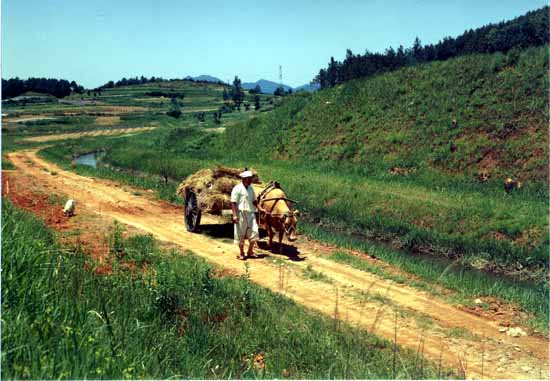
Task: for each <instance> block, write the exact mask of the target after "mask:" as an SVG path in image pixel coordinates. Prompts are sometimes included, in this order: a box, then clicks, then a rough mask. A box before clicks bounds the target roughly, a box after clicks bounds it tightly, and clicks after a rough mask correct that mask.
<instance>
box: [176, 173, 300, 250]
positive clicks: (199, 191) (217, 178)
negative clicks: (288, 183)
mask: <svg viewBox="0 0 550 381" xmlns="http://www.w3.org/2000/svg"><path fill="white" fill-rule="evenodd" d="M241 172H242V170H240V169H235V168H227V167H217V168H215V169H209V168H207V169H202V170H200V171H198V172H195V173H194V174H192V175H190V176H189V177H187V178H186V179H185V180H183V181H182V182H181V184H180V185H179V186H178V189H177V194H178V195H179V196H183V198H184V200H185V211H184V214H185V227H186V228H187V230H188V231H190V232H196V231H197V230H198V227H199V225H200V220H201V215H202V214H203V213H208V214H212V215H216V216H224V217H225V218H227V220H228V221H230V220H231V216H232V211H231V191H232V190H233V187H234V186H235V185H237V184H238V183H239V182H240V181H241V178H240V176H239V174H240V173H241ZM252 172H253V173H255V171H253V170H252ZM252 187H253V188H254V192H255V194H256V196H257V202H258V210H259V214H260V226H261V227H263V228H264V229H266V230H267V231H268V234H269V236H270V243H271V238H272V236H273V232H272V230H275V231H277V232H279V238H280V240H282V235H283V234H284V233H287V236H288V238H289V240H291V241H292V240H294V239H295V238H296V223H297V217H298V211H294V210H293V209H292V206H293V204H295V203H296V201H292V200H290V199H288V198H287V197H286V194H285V193H284V191H283V190H282V189H281V187H280V185H279V183H278V182H271V183H268V184H262V183H260V179H259V178H258V176H257V175H256V174H255V175H254V176H253V177H252Z"/></svg>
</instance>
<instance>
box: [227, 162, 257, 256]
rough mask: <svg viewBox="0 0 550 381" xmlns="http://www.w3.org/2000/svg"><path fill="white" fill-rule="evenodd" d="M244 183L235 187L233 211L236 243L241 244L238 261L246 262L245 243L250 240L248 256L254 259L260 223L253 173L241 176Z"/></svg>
mask: <svg viewBox="0 0 550 381" xmlns="http://www.w3.org/2000/svg"><path fill="white" fill-rule="evenodd" d="M239 176H240V177H241V179H242V182H240V183H239V184H237V185H235V187H234V188H233V190H232V191H231V210H232V211H233V224H235V242H236V243H238V244H239V251H240V254H239V255H238V256H237V259H241V260H245V259H246V257H245V255H244V241H245V239H248V242H249V244H248V250H247V256H248V257H254V243H255V242H256V241H257V240H258V238H259V233H258V223H257V221H256V215H255V212H256V195H255V194H254V189H253V188H252V186H251V184H252V172H251V171H244V172H242V173H240V174H239Z"/></svg>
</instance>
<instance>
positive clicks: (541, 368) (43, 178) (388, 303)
mask: <svg viewBox="0 0 550 381" xmlns="http://www.w3.org/2000/svg"><path fill="white" fill-rule="evenodd" d="M8 158H9V160H11V161H12V163H13V164H14V165H15V166H16V167H17V172H19V173H20V174H21V175H24V176H31V177H32V178H33V180H34V182H35V183H36V184H39V185H40V186H44V187H47V189H48V192H53V193H56V192H57V193H62V194H66V195H67V196H69V197H72V198H74V199H76V200H77V201H78V203H79V204H78V205H79V213H96V214H100V215H101V216H103V217H105V218H109V219H117V220H118V221H120V222H122V223H124V224H127V225H130V226H133V227H135V228H137V229H139V230H141V231H143V232H147V233H151V234H153V235H154V236H155V237H156V238H157V239H159V240H163V241H166V242H170V243H173V244H176V245H178V246H180V247H182V248H184V249H189V250H192V251H193V252H194V253H196V254H197V255H200V256H202V257H204V258H206V259H208V260H209V261H210V262H212V263H215V264H217V265H219V266H222V267H224V268H227V269H229V270H231V271H232V272H235V273H244V272H245V265H244V263H243V262H241V261H238V260H236V259H235V254H236V248H235V246H234V245H233V244H232V243H230V242H228V240H227V239H220V237H217V238H216V237H215V236H214V235H215V234H211V235H208V232H209V231H210V232H212V231H218V230H219V229H218V230H216V229H215V226H216V225H214V224H216V223H218V221H217V220H216V219H215V218H213V217H208V216H204V217H203V221H202V224H204V225H205V229H204V231H203V233H202V234H194V233H188V232H187V231H186V230H185V228H184V224H183V212H182V209H181V208H180V207H178V206H175V205H172V204H169V203H166V202H162V201H158V200H154V199H153V197H152V196H151V195H150V194H149V193H148V192H143V190H141V191H139V190H134V189H131V188H130V187H127V186H121V185H120V184H117V183H115V182H112V181H106V180H101V179H93V178H86V177H82V176H79V175H76V174H74V173H72V172H67V171H64V170H62V169H60V168H59V167H57V166H55V165H53V164H50V163H48V162H45V161H44V160H42V159H40V158H39V157H37V155H36V151H21V152H15V153H10V154H8ZM46 170H47V171H46ZM48 171H49V172H48ZM52 172H53V173H56V174H55V175H52ZM10 176H14V174H10ZM15 180H16V179H15V176H14V181H15ZM81 228H83V227H81ZM297 250H298V255H299V257H300V258H301V259H303V260H301V261H296V260H295V261H292V260H287V257H286V256H281V255H275V254H271V253H267V252H266V257H263V258H261V259H254V260H249V261H247V262H246V265H247V266H248V267H249V269H248V271H249V274H250V279H251V280H252V281H254V282H256V283H258V284H260V285H262V286H264V287H267V288H269V289H271V290H273V291H275V292H280V293H283V294H284V295H286V296H287V297H289V298H291V299H293V300H295V301H296V302H299V303H301V304H303V305H304V306H306V307H308V308H310V309H312V310H316V311H318V312H320V313H322V314H325V315H328V316H331V317H336V318H338V319H341V320H343V321H346V322H348V323H350V324H352V325H356V326H359V327H361V328H364V329H367V330H368V331H369V332H371V333H374V334H376V335H378V336H380V337H384V338H386V339H388V340H390V341H393V338H394V334H395V332H397V343H398V344H400V345H402V346H405V347H409V348H412V349H413V350H415V351H421V353H423V354H424V356H426V357H428V358H430V359H431V360H433V361H435V362H438V361H440V359H441V362H442V364H443V366H448V367H452V368H454V369H456V370H457V371H458V372H459V373H462V374H463V375H464V377H465V378H476V379H481V378H485V379H548V378H549V376H550V374H549V369H548V345H549V342H548V340H547V339H545V338H541V337H538V336H529V335H528V336H522V337H511V336H508V335H506V334H505V333H504V332H501V331H502V330H503V329H502V328H501V327H500V326H499V323H500V322H499V321H498V320H495V319H489V318H487V317H483V316H477V315H476V314H472V313H470V312H468V311H465V310H463V309H460V308H457V307H455V306H452V305H449V304H448V303H446V302H445V301H443V300H440V299H438V298H436V297H434V296H433V295H431V294H429V293H427V292H423V291H419V290H417V289H415V288H412V287H409V286H406V285H403V284H397V283H395V282H393V281H390V280H387V279H384V278H381V277H378V276H376V275H373V274H371V273H368V272H363V271H359V270H356V269H353V268H351V267H348V266H345V265H342V264H338V263H336V262H333V261H331V260H329V259H327V258H325V257H324V255H323V253H326V252H327V251H330V250H332V249H331V248H330V247H327V246H323V245H321V244H319V243H314V242H311V241H306V240H305V239H300V240H299V241H298V244H297ZM311 270H313V271H315V272H317V273H322V274H323V277H322V279H321V280H319V279H317V280H314V279H312V278H313V277H312V276H310V275H308V274H311Z"/></svg>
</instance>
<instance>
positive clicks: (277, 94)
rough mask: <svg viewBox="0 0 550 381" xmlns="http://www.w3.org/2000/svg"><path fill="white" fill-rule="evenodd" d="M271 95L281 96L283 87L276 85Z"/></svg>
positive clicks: (283, 90)
mask: <svg viewBox="0 0 550 381" xmlns="http://www.w3.org/2000/svg"><path fill="white" fill-rule="evenodd" d="M273 95H275V96H279V97H282V96H284V95H285V89H284V88H283V87H282V86H279V87H277V89H275V91H274V92H273Z"/></svg>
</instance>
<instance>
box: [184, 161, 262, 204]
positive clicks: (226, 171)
mask: <svg viewBox="0 0 550 381" xmlns="http://www.w3.org/2000/svg"><path fill="white" fill-rule="evenodd" d="M250 170H251V171H252V173H255V171H254V170H252V169H250ZM242 171H243V170H242V169H235V168H227V167H217V168H215V169H202V170H200V171H198V172H195V173H194V174H192V175H190V176H189V177H187V178H186V179H185V180H183V181H182V182H181V183H180V185H179V186H178V189H177V194H178V195H179V196H182V197H184V198H187V197H189V193H190V192H193V193H194V194H195V195H196V197H197V203H198V207H199V209H200V210H201V211H203V212H205V213H210V214H221V212H222V210H224V209H231V191H232V190H233V187H234V186H235V185H237V184H238V183H239V182H240V181H241V178H240V177H239V173H241V172H242ZM252 182H253V183H255V184H259V183H260V180H259V178H258V176H257V175H254V177H253V178H252Z"/></svg>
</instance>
